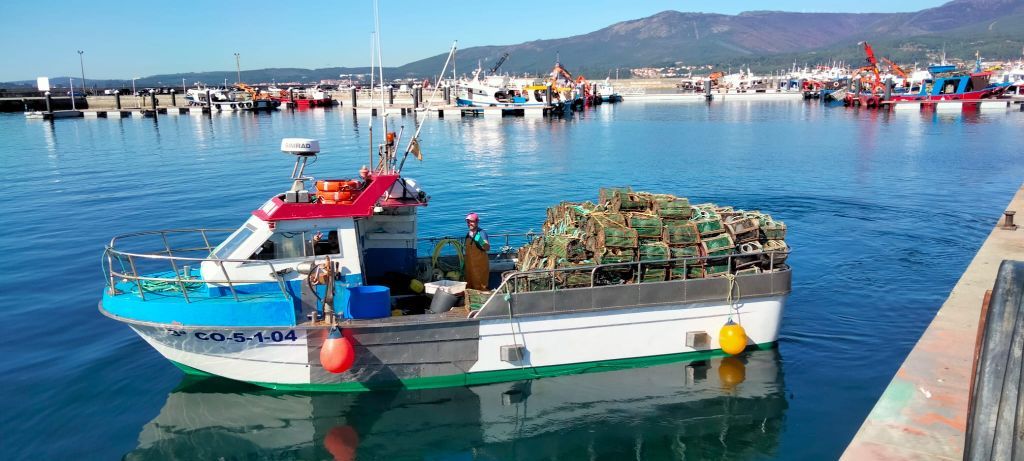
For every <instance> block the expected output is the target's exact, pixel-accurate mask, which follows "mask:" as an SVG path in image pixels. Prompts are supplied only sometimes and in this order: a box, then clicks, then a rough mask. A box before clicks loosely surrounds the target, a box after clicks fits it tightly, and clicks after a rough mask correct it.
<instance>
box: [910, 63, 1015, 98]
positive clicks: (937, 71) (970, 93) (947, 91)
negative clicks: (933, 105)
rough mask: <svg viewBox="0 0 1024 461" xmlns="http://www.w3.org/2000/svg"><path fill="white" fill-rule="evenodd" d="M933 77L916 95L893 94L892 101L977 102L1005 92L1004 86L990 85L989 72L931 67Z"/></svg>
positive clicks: (925, 81) (944, 66)
mask: <svg viewBox="0 0 1024 461" xmlns="http://www.w3.org/2000/svg"><path fill="white" fill-rule="evenodd" d="M928 70H929V72H930V73H931V74H932V76H933V77H934V78H933V79H930V80H924V81H923V82H922V84H921V86H920V90H919V92H917V93H903V94H894V95H893V96H892V100H893V101H918V102H938V101H979V100H982V99H989V98H995V97H998V96H999V95H1001V94H1002V93H1003V92H1004V91H1006V85H998V84H991V83H990V82H989V80H990V78H991V77H992V74H993V73H992V72H991V71H986V72H974V73H967V72H957V70H956V67H955V66H948V65H943V66H931V67H930V68H929V69H928Z"/></svg>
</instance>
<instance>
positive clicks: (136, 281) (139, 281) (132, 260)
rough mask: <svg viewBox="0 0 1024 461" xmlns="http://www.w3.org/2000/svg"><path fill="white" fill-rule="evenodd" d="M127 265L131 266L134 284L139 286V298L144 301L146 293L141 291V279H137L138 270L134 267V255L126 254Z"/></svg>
mask: <svg viewBox="0 0 1024 461" xmlns="http://www.w3.org/2000/svg"><path fill="white" fill-rule="evenodd" d="M128 265H129V266H131V268H132V278H134V279H135V284H136V285H138V286H139V298H142V300H143V301H145V300H146V295H144V294H143V291H145V290H144V289H143V288H142V280H140V279H139V271H138V270H137V269H135V258H134V257H132V256H128Z"/></svg>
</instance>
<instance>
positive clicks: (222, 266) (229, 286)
mask: <svg viewBox="0 0 1024 461" xmlns="http://www.w3.org/2000/svg"><path fill="white" fill-rule="evenodd" d="M217 265H218V266H220V271H221V273H223V274H224V280H225V281H226V282H227V283H228V288H229V289H230V290H231V296H234V297H235V302H240V301H239V299H238V292H237V291H235V284H234V283H232V282H231V277H230V276H228V271H227V269H224V261H221V260H218V261H217Z"/></svg>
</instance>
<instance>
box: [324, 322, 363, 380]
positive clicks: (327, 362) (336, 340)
mask: <svg viewBox="0 0 1024 461" xmlns="http://www.w3.org/2000/svg"><path fill="white" fill-rule="evenodd" d="M355 360H356V351H355V348H353V347H352V341H350V340H349V339H348V338H346V337H344V336H343V335H342V334H341V329H339V328H338V327H337V326H333V327H331V332H330V333H329V334H328V335H327V339H326V340H325V341H324V345H323V347H321V348H320V364H321V365H323V367H324V369H325V370H327V371H329V372H331V373H344V372H345V371H347V370H348V369H349V368H352V363H353V362H355Z"/></svg>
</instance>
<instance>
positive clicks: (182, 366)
mask: <svg viewBox="0 0 1024 461" xmlns="http://www.w3.org/2000/svg"><path fill="white" fill-rule="evenodd" d="M171 363H173V364H174V366H176V367H178V368H179V369H180V370H181V371H184V372H185V374H186V375H192V376H203V377H210V376H217V375H213V374H210V373H207V372H205V371H203V370H197V369H195V368H192V367H190V366H188V365H185V364H184V363H181V362H175V361H174V360H171Z"/></svg>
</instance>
